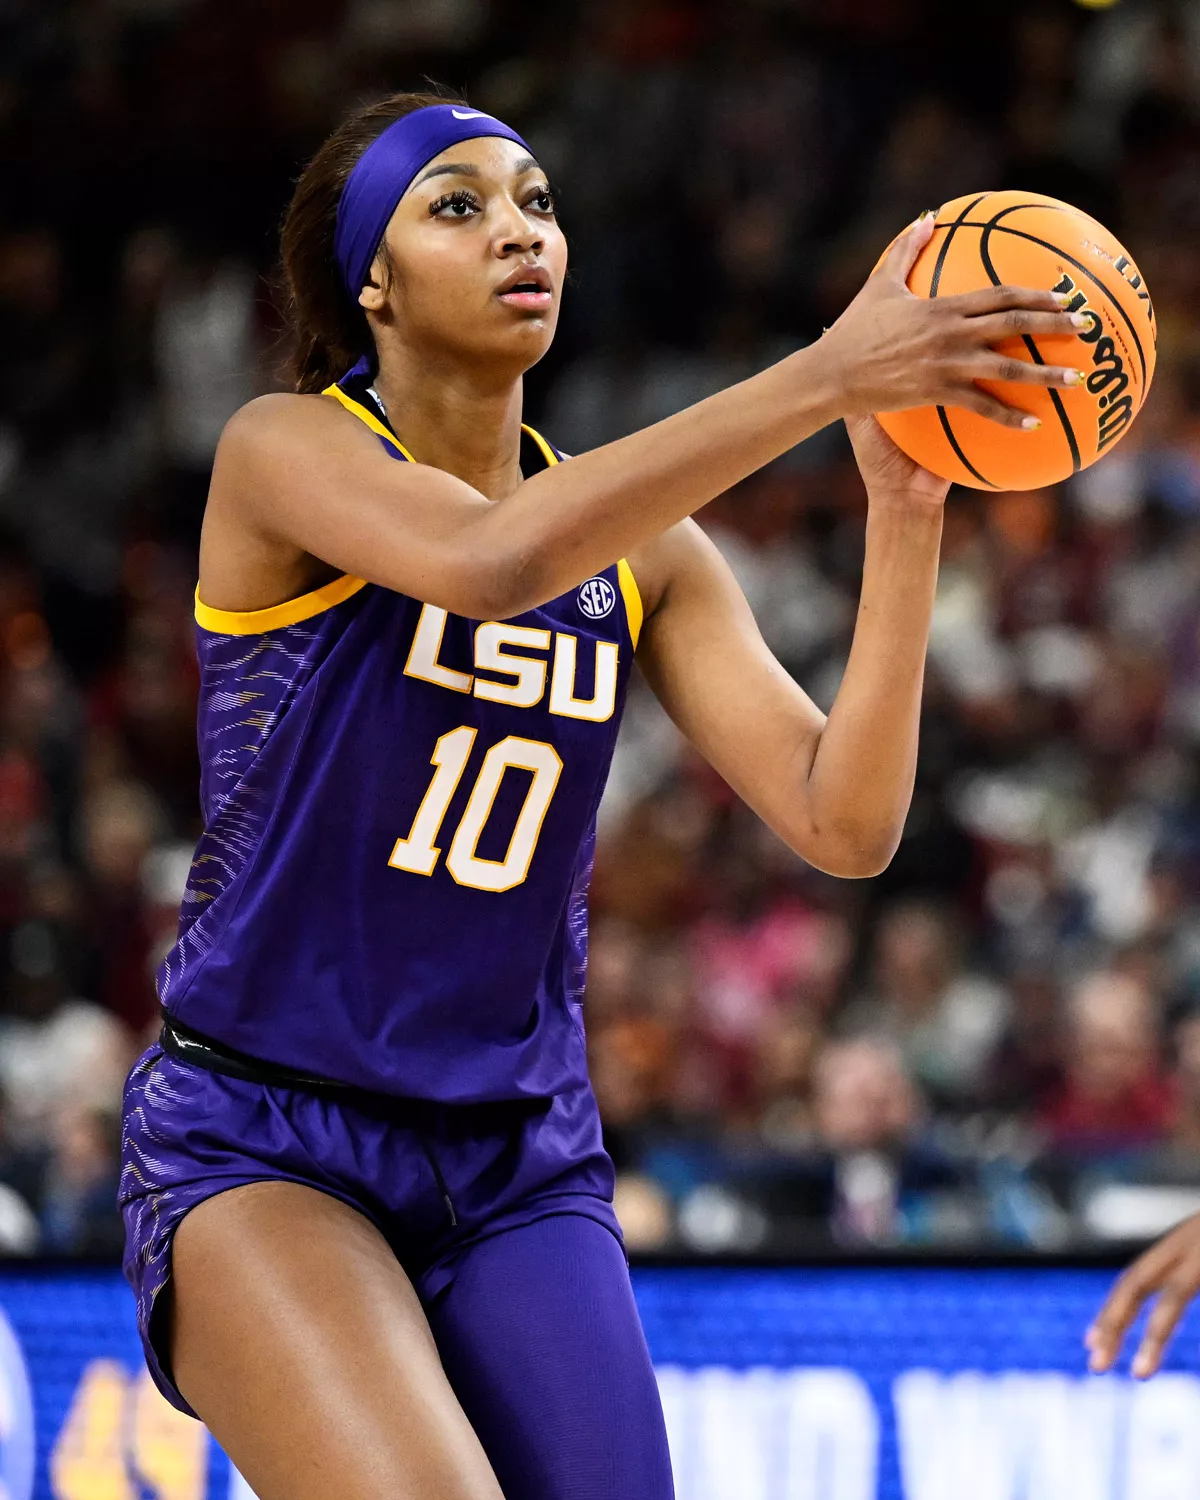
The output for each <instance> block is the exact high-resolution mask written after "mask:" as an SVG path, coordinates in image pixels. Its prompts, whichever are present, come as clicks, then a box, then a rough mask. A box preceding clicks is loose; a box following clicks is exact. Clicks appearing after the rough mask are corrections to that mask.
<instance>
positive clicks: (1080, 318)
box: [1071, 312, 1091, 328]
mask: <svg viewBox="0 0 1200 1500" xmlns="http://www.w3.org/2000/svg"><path fill="white" fill-rule="evenodd" d="M1071 322H1072V323H1073V324H1074V325H1075V327H1076V328H1086V327H1087V326H1088V324H1089V323H1090V322H1091V319H1090V318H1089V317H1088V315H1087V313H1081V312H1073V313H1072V314H1071Z"/></svg>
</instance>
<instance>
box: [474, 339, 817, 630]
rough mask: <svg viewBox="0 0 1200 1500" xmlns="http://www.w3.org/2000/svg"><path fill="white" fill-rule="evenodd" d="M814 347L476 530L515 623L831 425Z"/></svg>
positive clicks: (599, 458)
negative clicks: (502, 576) (502, 578)
mask: <svg viewBox="0 0 1200 1500" xmlns="http://www.w3.org/2000/svg"><path fill="white" fill-rule="evenodd" d="M822 363H823V361H822V357H821V354H820V351H819V346H818V345H813V346H811V347H809V348H807V349H802V350H799V351H798V352H797V353H796V354H793V355H790V356H789V357H788V358H786V359H784V360H781V361H780V362H779V363H778V364H775V365H772V366H771V367H770V368H769V369H767V370H764V371H763V372H762V373H761V374H759V375H755V376H752V377H751V378H750V379H748V380H743V381H741V382H739V383H738V384H737V385H734V386H730V387H729V388H728V389H726V390H723V391H720V392H718V393H717V394H716V395H715V396H710V397H709V398H708V399H707V400H705V401H701V402H699V403H697V405H695V406H691V407H688V408H687V409H686V410H685V411H682V412H679V413H677V414H676V415H675V416H672V417H667V418H666V419H665V420H664V421H661V422H657V423H655V424H654V426H652V427H647V428H644V429H643V430H642V431H640V432H635V433H633V434H631V435H630V436H629V437H624V438H619V439H618V440H617V441H615V442H612V443H607V444H605V446H604V447H602V448H596V449H594V450H592V451H591V452H589V453H584V454H581V455H580V456H579V457H577V458H573V459H572V460H571V462H570V463H569V464H563V465H558V466H555V467H553V468H550V469H547V470H545V471H543V472H542V473H540V474H537V475H535V476H534V477H533V478H532V479H530V480H528V481H527V482H526V483H525V484H523V485H522V486H521V487H520V489H519V490H518V491H517V492H516V493H515V494H514V495H513V496H512V497H511V499H508V500H505V501H502V502H500V503H499V504H497V505H495V506H493V507H491V508H490V511H489V513H488V514H487V515H485V516H483V517H480V518H479V519H478V520H477V521H476V523H475V531H476V535H475V538H474V541H475V544H476V547H477V548H478V549H479V551H480V553H481V555H483V556H487V557H490V558H493V559H497V560H498V567H501V568H503V570H504V572H505V573H506V575H507V576H508V578H509V579H510V583H509V585H508V588H509V591H510V593H511V598H509V599H508V601H507V603H508V609H507V610H506V612H507V613H512V614H515V613H518V612H520V611H521V610H525V609H530V608H533V607H534V606H536V605H538V604H541V603H544V602H545V601H546V600H547V599H552V598H554V597H555V596H556V595H558V594H560V593H563V592H565V591H566V590H567V589H569V588H571V587H573V586H574V585H575V584H577V583H579V582H580V581H581V580H582V579H584V578H587V577H588V576H589V575H590V574H592V573H595V572H598V571H600V569H602V568H604V567H607V566H608V565H609V564H611V563H612V562H614V561H615V560H616V559H617V558H618V557H621V556H624V555H626V554H628V553H630V552H633V551H635V550H636V549H637V548H638V547H640V546H642V545H644V544H645V543H646V542H648V541H650V540H651V539H653V538H654V537H657V536H659V535H661V534H662V533H663V532H664V531H666V530H667V529H668V528H670V527H671V526H673V525H675V524H676V522H678V521H681V520H682V519H683V518H684V517H685V516H689V515H691V514H692V512H693V511H696V510H698V509H699V508H700V507H701V506H703V505H705V504H707V503H708V501H710V500H712V499H714V498H715V497H716V496H717V495H719V494H721V493H723V492H724V491H725V490H727V489H729V488H730V487H731V486H732V485H734V484H737V483H738V482H739V481H741V480H742V479H745V478H746V477H747V475H749V474H752V473H754V472H755V470H757V469H759V468H761V467H762V466H763V465H764V464H766V463H769V462H770V461H771V460H772V459H774V458H778V457H779V455H780V454H781V453H786V452H787V451H788V449H789V448H792V447H794V446H795V445H796V444H797V443H799V442H802V441H803V440H804V439H805V438H807V437H811V436H812V434H813V433H814V432H817V431H819V430H820V429H821V428H822V427H825V426H827V425H828V424H829V423H830V422H831V421H833V420H834V419H835V418H836V417H837V416H838V415H839V406H838V394H837V389H836V386H835V383H834V382H833V380H832V379H831V378H830V377H829V375H828V372H827V371H825V370H823V368H822Z"/></svg>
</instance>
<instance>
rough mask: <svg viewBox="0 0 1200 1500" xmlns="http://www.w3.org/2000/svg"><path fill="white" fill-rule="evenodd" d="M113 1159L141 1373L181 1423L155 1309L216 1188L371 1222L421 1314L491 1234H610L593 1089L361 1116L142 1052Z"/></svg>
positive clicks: (608, 1179)
mask: <svg viewBox="0 0 1200 1500" xmlns="http://www.w3.org/2000/svg"><path fill="white" fill-rule="evenodd" d="M121 1156H122V1169H121V1189H120V1195H119V1202H120V1207H121V1213H122V1215H123V1217H124V1220H125V1260H124V1267H125V1275H126V1278H127V1279H128V1281H129V1283H130V1285H131V1286H132V1287H133V1291H134V1295H135V1297H136V1298H137V1318H138V1331H139V1332H140V1334H141V1338H142V1346H143V1348H144V1350H145V1354H146V1364H147V1366H148V1367H149V1370H150V1373H151V1375H152V1376H153V1377H154V1381H155V1384H156V1385H157V1386H158V1388H159V1390H160V1391H162V1393H163V1395H164V1396H165V1397H166V1398H167V1400H168V1401H170V1402H171V1404H172V1405H173V1406H175V1407H178V1409H179V1410H180V1411H183V1412H187V1413H188V1415H189V1416H194V1415H195V1413H194V1412H193V1411H192V1410H191V1408H190V1407H189V1406H188V1404H187V1402H186V1401H185V1400H184V1399H183V1397H182V1396H181V1395H180V1393H179V1392H178V1391H177V1390H176V1389H175V1386H174V1385H173V1384H172V1382H171V1378H170V1372H169V1368H168V1366H167V1361H166V1352H165V1347H164V1345H163V1339H162V1333H163V1330H162V1329H161V1328H160V1327H159V1326H157V1325H156V1324H155V1323H154V1320H153V1312H154V1307H155V1300H156V1298H157V1296H158V1294H159V1292H161V1291H162V1289H163V1288H164V1287H165V1286H166V1284H167V1282H168V1280H169V1279H170V1275H171V1241H172V1238H173V1236H174V1233H175V1230H176V1229H177V1228H178V1226H179V1223H180V1221H181V1220H182V1218H183V1216H184V1214H186V1213H187V1212H188V1210H189V1209H191V1208H194V1207H195V1206H196V1204H197V1203H203V1202H204V1200H205V1199H206V1198H212V1197H214V1196H215V1195H216V1194H217V1193H221V1192H224V1191H225V1190H226V1189H227V1188H232V1187H238V1186H241V1185H242V1184H244V1183H249V1182H261V1181H263V1180H264V1179H267V1180H271V1179H278V1180H280V1181H283V1182H299V1183H302V1184H304V1185H305V1186H306V1187H313V1188H318V1189H319V1190H320V1191H322V1192H325V1193H331V1194H332V1195H333V1196H334V1197H335V1198H340V1199H341V1200H342V1202H344V1203H348V1204H349V1205H350V1206H351V1207H352V1208H355V1209H357V1210H358V1211H359V1212H360V1213H362V1214H365V1215H366V1217H367V1218H369V1219H370V1220H371V1221H372V1222H373V1223H374V1224H375V1225H376V1227H377V1228H378V1229H379V1231H380V1233H381V1234H382V1235H383V1236H384V1238H385V1239H386V1240H387V1241H388V1243H389V1244H390V1245H391V1247H392V1248H393V1250H394V1251H395V1253H396V1257H397V1259H398V1260H399V1261H400V1263H401V1265H402V1266H403V1267H404V1269H405V1271H406V1272H407V1273H408V1276H409V1278H410V1280H411V1281H412V1283H413V1285H414V1287H415V1288H416V1290H417V1293H418V1295H419V1296H420V1297H421V1298H422V1300H423V1301H424V1302H425V1303H426V1304H427V1305H428V1303H429V1301H430V1300H431V1299H433V1298H435V1297H437V1296H438V1295H439V1293H441V1292H443V1291H444V1290H445V1289H446V1288H447V1287H449V1286H450V1285H451V1284H452V1282H453V1281H454V1278H455V1275H456V1273H457V1270H458V1265H459V1262H460V1260H461V1259H462V1257H463V1256H464V1254H465V1253H466V1252H467V1251H468V1250H469V1249H470V1248H471V1247H472V1246H474V1245H476V1244H478V1243H479V1242H480V1241H482V1240H485V1239H488V1238H489V1237H491V1236H493V1235H496V1234H499V1233H501V1232H502V1231H506V1230H509V1229H515V1228H518V1227H520V1226H522V1225H526V1224H532V1223H534V1222H535V1221H536V1220H539V1219H545V1218H548V1217H550V1216H552V1215H555V1214H578V1215H582V1216H583V1217H585V1218H589V1219H594V1220H596V1221H597V1222H598V1223H600V1224H602V1225H603V1226H604V1227H605V1228H606V1229H608V1230H610V1231H611V1232H612V1234H613V1235H614V1236H616V1238H617V1240H618V1241H620V1237H621V1235H620V1229H619V1227H618V1224H617V1220H616V1216H615V1214H614V1213H613V1207H612V1189H613V1169H612V1163H611V1162H610V1160H609V1158H608V1155H607V1154H606V1152H605V1150H604V1147H603V1145H602V1143H601V1138H600V1118H599V1114H598V1111H597V1109H596V1101H595V1097H594V1095H593V1094H592V1091H591V1089H590V1088H581V1089H577V1090H575V1091H573V1092H571V1093H567V1094H561V1095H559V1096H557V1097H556V1098H554V1099H552V1100H546V1101H522V1102H520V1103H514V1104H480V1105H440V1104H433V1103H422V1102H420V1101H412V1100H397V1101H396V1105H395V1108H394V1109H392V1108H391V1107H390V1105H389V1106H388V1107H386V1108H376V1107H374V1106H373V1105H371V1104H369V1103H364V1105H363V1107H361V1108H360V1107H358V1104H357V1102H356V1103H355V1104H354V1105H350V1104H347V1103H344V1102H342V1101H341V1100H337V1101H334V1100H331V1099H329V1098H327V1097H322V1096H321V1095H319V1094H317V1093H313V1092H310V1091H308V1090H305V1089H300V1088H290V1087H288V1088H285V1087H280V1086H277V1085H274V1084H263V1083H252V1082H249V1081H247V1080H245V1079H241V1078H234V1077H229V1076H227V1075H225V1074H220V1073H214V1072H212V1071H210V1070H209V1069H207V1068H203V1067H200V1066H199V1065H197V1064H194V1063H191V1062H184V1061H181V1060H180V1059H178V1058H176V1057H174V1056H170V1055H168V1054H167V1053H165V1052H164V1051H163V1049H162V1047H161V1046H159V1045H157V1044H155V1045H154V1046H152V1047H149V1048H147V1050H146V1051H145V1052H144V1053H143V1054H142V1055H141V1057H140V1058H138V1060H137V1062H136V1063H135V1064H134V1065H133V1068H132V1069H131V1071H130V1074H129V1077H128V1079H127V1081H126V1084H125V1100H124V1131H123V1139H122V1153H121Z"/></svg>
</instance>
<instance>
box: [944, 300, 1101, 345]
mask: <svg viewBox="0 0 1200 1500" xmlns="http://www.w3.org/2000/svg"><path fill="white" fill-rule="evenodd" d="M1087 326H1088V319H1087V317H1086V316H1085V315H1084V314H1083V313H1069V312H1053V313H1051V312H1030V311H1029V309H1028V308H1027V307H1010V308H1009V309H1008V310H1007V311H1006V312H994V313H985V314H983V316H982V317H973V318H971V319H970V321H969V322H968V323H967V327H968V328H969V329H970V331H971V337H972V338H974V339H978V340H979V342H980V343H981V344H998V343H999V342H1000V340H1001V339H1011V338H1013V337H1015V336H1017V335H1020V334H1025V335H1035V334H1042V335H1043V336H1055V337H1058V338H1072V337H1075V336H1077V335H1078V334H1080V333H1081V332H1082V331H1083V330H1084V329H1085V328H1087Z"/></svg>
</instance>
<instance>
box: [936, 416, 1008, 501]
mask: <svg viewBox="0 0 1200 1500" xmlns="http://www.w3.org/2000/svg"><path fill="white" fill-rule="evenodd" d="M937 414H938V421H939V422H940V423H941V424H942V431H943V432H944V433H945V434H946V440H947V442H948V443H949V444H950V446H951V447H952V448H953V449H954V451H955V453H956V454H957V455H958V461H959V463H960V464H962V466H963V468H964V469H966V470H967V471H968V473H971V474H974V476H975V478H976V479H978V481H979V482H980V484H986V485H987V487H988V489H989V490H998V489H999V488H1000V486H999V485H998V484H993V483H992V481H991V480H990V479H985V478H984V477H983V475H982V474H981V473H980V472H979V470H978V469H977V468H976V467H975V465H974V464H973V463H972V462H971V460H970V459H969V458H968V457H967V455H966V454H965V453H964V452H963V451H962V447H961V446H960V444H959V441H958V439H957V438H956V437H955V436H954V428H953V427H951V425H950V418H949V417H948V416H947V415H946V408H945V407H944V406H939V407H938V409H937Z"/></svg>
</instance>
